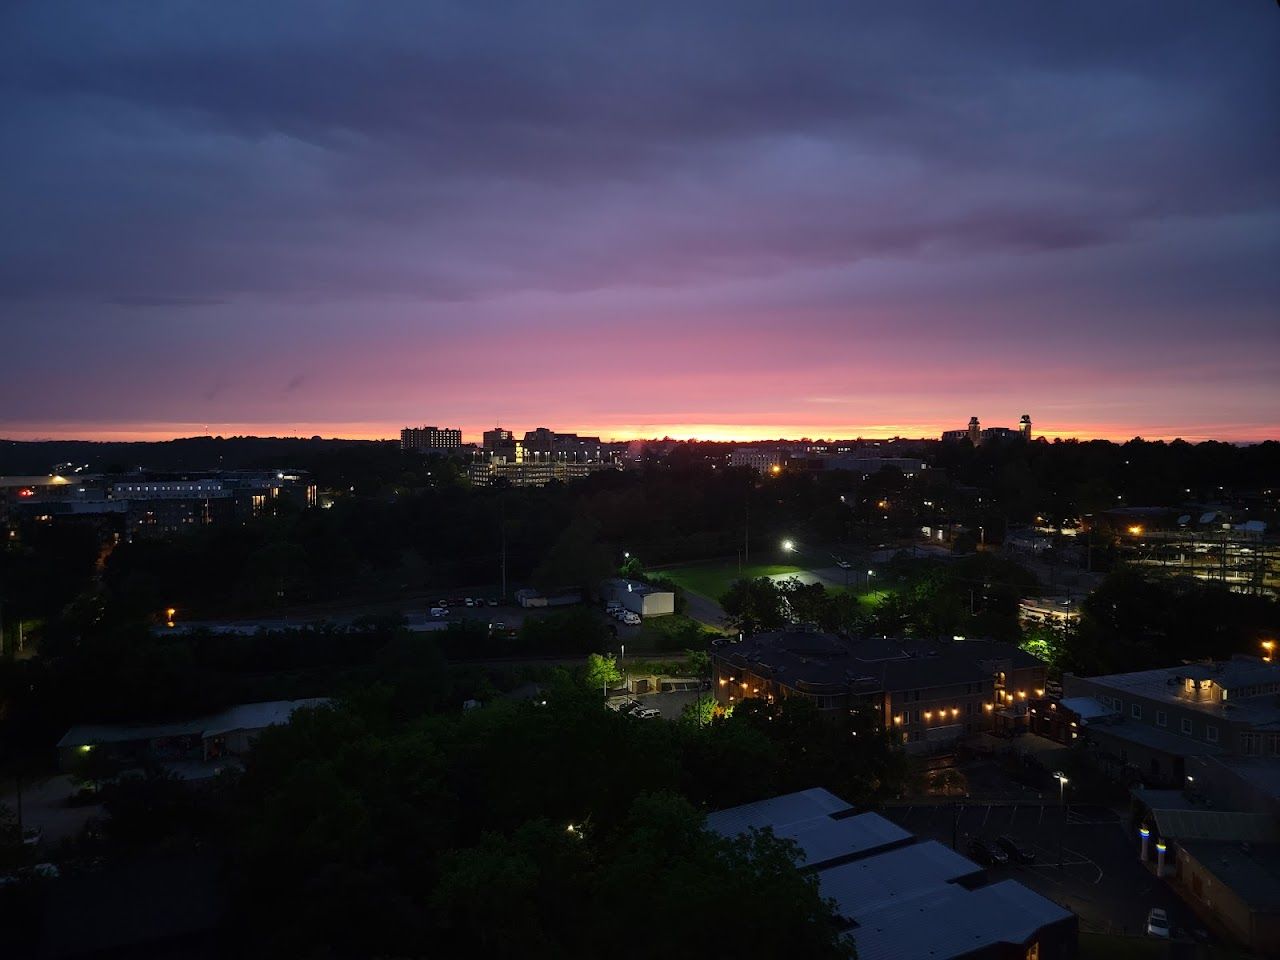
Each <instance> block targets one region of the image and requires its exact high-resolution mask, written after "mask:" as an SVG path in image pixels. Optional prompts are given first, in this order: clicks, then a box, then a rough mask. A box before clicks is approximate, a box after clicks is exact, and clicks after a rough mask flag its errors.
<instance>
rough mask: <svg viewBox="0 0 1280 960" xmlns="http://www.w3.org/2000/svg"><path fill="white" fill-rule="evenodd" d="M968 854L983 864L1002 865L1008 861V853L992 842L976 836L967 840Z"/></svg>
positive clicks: (989, 865)
mask: <svg viewBox="0 0 1280 960" xmlns="http://www.w3.org/2000/svg"><path fill="white" fill-rule="evenodd" d="M969 856H971V857H973V859H975V860H977V861H978V862H979V863H981V864H982V865H983V866H987V867H997V866H999V867H1002V866H1004V865H1005V864H1006V863H1008V862H1009V855H1008V854H1007V853H1005V852H1004V851H1003V850H1001V849H1000V848H999V847H997V846H995V845H994V844H991V843H987V841H985V840H979V839H977V838H975V839H973V840H970V841H969Z"/></svg>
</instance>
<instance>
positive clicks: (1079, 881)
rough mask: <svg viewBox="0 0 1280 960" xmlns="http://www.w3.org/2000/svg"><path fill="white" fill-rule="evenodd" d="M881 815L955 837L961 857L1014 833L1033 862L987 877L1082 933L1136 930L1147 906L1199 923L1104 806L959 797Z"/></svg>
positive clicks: (1190, 926)
mask: <svg viewBox="0 0 1280 960" xmlns="http://www.w3.org/2000/svg"><path fill="white" fill-rule="evenodd" d="M885 813H886V815H887V816H889V817H890V818H891V819H892V820H894V821H895V822H897V823H899V824H900V825H902V826H903V827H904V828H906V829H908V830H910V831H912V832H913V833H916V834H918V835H920V836H922V837H929V838H931V839H934V840H938V841H940V842H942V843H946V844H948V845H950V844H951V842H952V837H953V836H954V837H955V844H956V849H957V850H958V851H959V852H960V853H962V854H964V855H966V856H968V853H967V847H968V845H969V841H970V840H972V839H973V838H975V837H978V838H982V839H984V840H994V839H995V838H996V837H999V836H1002V835H1007V836H1010V837H1012V838H1013V839H1014V840H1015V841H1016V842H1017V843H1018V844H1019V845H1021V846H1024V847H1026V848H1029V849H1030V850H1032V851H1033V852H1034V853H1035V862H1034V863H1031V864H1016V863H1010V864H1007V865H1004V866H992V867H988V868H987V871H988V874H989V875H990V877H991V878H992V879H993V880H1001V879H1006V878H1013V879H1016V880H1019V881H1021V882H1022V883H1025V884H1026V885H1027V886H1028V887H1031V888H1032V889H1033V890H1035V891H1037V892H1038V893H1040V894H1042V895H1043V896H1045V897H1047V898H1049V899H1050V900H1053V901H1055V902H1057V903H1059V904H1061V905H1062V906H1064V907H1066V908H1068V909H1070V910H1072V911H1074V912H1075V913H1076V915H1077V916H1079V917H1080V921H1081V929H1082V930H1089V931H1095V932H1102V933H1116V934H1130V935H1134V934H1141V933H1143V932H1144V929H1145V926H1146V917H1147V911H1148V910H1150V909H1151V908H1152V907H1163V908H1164V909H1165V910H1167V911H1168V913H1169V919H1170V922H1171V923H1172V925H1173V927H1174V929H1175V931H1185V932H1186V933H1187V934H1188V935H1189V934H1190V933H1191V931H1196V930H1202V928H1203V924H1201V923H1200V921H1199V920H1198V919H1197V918H1196V917H1195V916H1194V914H1192V912H1191V911H1190V909H1189V908H1187V907H1186V906H1185V905H1184V904H1183V903H1182V901H1181V900H1179V899H1178V898H1177V896H1176V895H1175V894H1174V893H1173V892H1172V891H1170V890H1169V888H1168V887H1167V886H1166V885H1165V884H1164V883H1163V882H1161V881H1159V880H1157V879H1156V877H1155V876H1154V875H1153V874H1152V873H1151V872H1150V871H1149V870H1147V869H1146V868H1145V867H1143V866H1142V864H1140V863H1139V862H1138V857H1137V841H1136V839H1131V838H1130V837H1129V836H1128V826H1127V823H1126V822H1125V821H1124V820H1123V819H1122V818H1121V817H1120V816H1118V815H1117V814H1116V813H1115V812H1114V811H1113V810H1110V809H1109V808H1106V807H1097V806H1068V808H1067V809H1066V810H1065V818H1064V809H1063V808H1062V807H1059V806H1058V805H1057V804H1056V803H1052V802H1050V803H1041V802H1031V803H1017V802H1004V803H985V802H972V801H965V800H958V801H956V802H955V803H952V802H947V801H941V802H934V801H930V802H928V803H922V804H903V805H897V806H894V807H890V808H889V809H888V810H886V811H885ZM1064 819H1065V823H1064ZM1059 845H1061V851H1062V854H1061V855H1062V866H1061V867H1059V866H1058V858H1059ZM1210 939H1212V938H1210Z"/></svg>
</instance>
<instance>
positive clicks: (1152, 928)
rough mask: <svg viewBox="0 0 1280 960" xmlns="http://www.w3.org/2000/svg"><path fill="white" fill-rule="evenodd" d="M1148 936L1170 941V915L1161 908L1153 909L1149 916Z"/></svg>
mask: <svg viewBox="0 0 1280 960" xmlns="http://www.w3.org/2000/svg"><path fill="white" fill-rule="evenodd" d="M1147 935H1148V936H1152V937H1159V938H1160V939H1161V940H1168V939H1169V914H1167V913H1165V912H1164V911H1163V910H1162V909H1160V908H1159V907H1152V908H1151V912H1150V913H1148V914H1147Z"/></svg>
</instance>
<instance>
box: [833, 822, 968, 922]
mask: <svg viewBox="0 0 1280 960" xmlns="http://www.w3.org/2000/svg"><path fill="white" fill-rule="evenodd" d="M981 875H982V867H980V866H978V865H977V864H976V863H974V862H973V861H972V860H970V859H968V858H967V857H962V856H961V855H960V854H958V853H956V852H955V851H954V850H952V849H951V848H950V847H946V846H943V845H942V844H941V843H938V841H936V840H925V841H922V842H918V843H913V844H911V845H910V846H906V847H901V848H899V849H896V850H890V851H889V852H887V853H880V854H873V855H872V856H869V857H864V858H861V859H858V860H854V861H853V862H852V863H845V864H841V865H840V866H835V867H829V868H827V869H826V870H822V871H820V872H819V873H818V885H819V887H820V888H821V890H822V895H823V896H824V897H829V898H831V899H832V900H834V901H835V902H836V909H837V911H839V913H840V915H841V916H842V917H848V918H849V919H852V920H858V921H859V922H861V919H862V917H863V916H864V915H865V914H867V913H870V912H872V911H874V910H878V909H880V908H882V907H885V906H888V905H889V904H893V903H901V902H903V901H904V900H915V899H919V898H921V897H929V898H932V899H936V898H937V896H938V894H939V892H940V891H941V890H943V888H945V887H946V886H947V885H948V884H951V883H954V882H955V881H957V880H961V879H976V878H978V877H980V876H981Z"/></svg>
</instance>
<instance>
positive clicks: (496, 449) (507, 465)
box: [467, 427, 622, 487]
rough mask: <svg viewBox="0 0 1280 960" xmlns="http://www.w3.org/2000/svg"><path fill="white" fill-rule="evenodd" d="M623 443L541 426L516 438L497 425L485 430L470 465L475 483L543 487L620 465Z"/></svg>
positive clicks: (481, 484)
mask: <svg viewBox="0 0 1280 960" xmlns="http://www.w3.org/2000/svg"><path fill="white" fill-rule="evenodd" d="M621 449H622V446H621V445H618V444H612V443H604V442H602V441H601V439H600V438H599V437H580V436H578V434H576V433H556V432H555V431H553V430H549V429H548V428H546V427H538V428H537V429H535V430H530V431H528V432H526V433H525V435H524V438H523V439H522V440H516V439H515V435H514V434H513V433H512V432H511V431H510V430H504V429H503V428H501V427H495V428H494V429H492V430H486V431H485V433H484V444H483V447H482V449H481V450H480V451H478V452H477V454H476V457H475V459H474V460H473V461H472V462H471V463H470V464H469V465H468V467H467V475H468V476H469V477H470V479H471V483H472V484H473V485H475V486H481V487H485V486H492V485H493V484H495V483H498V482H506V483H509V484H511V485H512V486H516V487H540V486H543V485H545V484H548V483H550V482H551V481H553V480H559V481H562V482H563V481H567V480H577V479H580V478H582V477H586V476H589V475H590V474H592V473H595V472H597V471H600V470H617V469H620V468H621V457H620V453H621Z"/></svg>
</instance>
